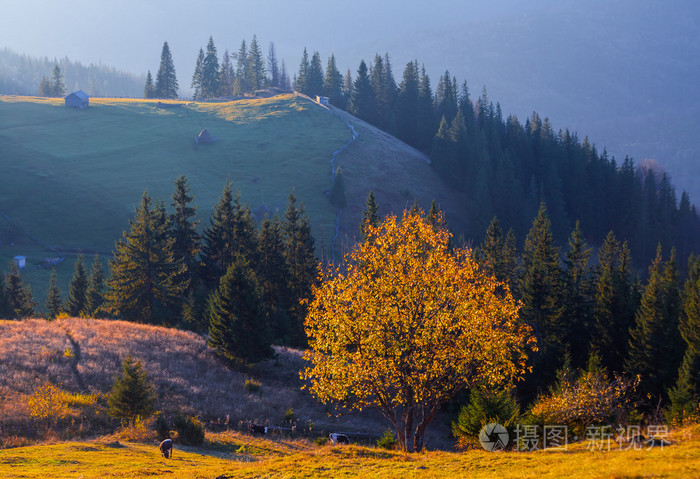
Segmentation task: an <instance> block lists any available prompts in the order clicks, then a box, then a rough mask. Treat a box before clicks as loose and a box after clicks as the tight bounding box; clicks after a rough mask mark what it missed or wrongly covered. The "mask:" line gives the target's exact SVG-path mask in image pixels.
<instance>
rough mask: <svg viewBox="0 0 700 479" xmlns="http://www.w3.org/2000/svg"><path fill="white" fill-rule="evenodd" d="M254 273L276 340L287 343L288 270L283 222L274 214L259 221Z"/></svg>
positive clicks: (288, 325)
mask: <svg viewBox="0 0 700 479" xmlns="http://www.w3.org/2000/svg"><path fill="white" fill-rule="evenodd" d="M256 271H257V276H258V278H259V280H260V287H261V303H262V305H263V309H264V313H265V317H266V318H267V323H268V324H269V325H270V326H271V328H272V332H273V337H274V340H275V343H276V344H289V343H290V341H291V326H290V324H289V315H288V310H289V307H290V305H289V304H287V303H286V301H287V300H288V299H289V297H290V295H289V291H288V285H287V281H288V278H289V272H288V270H287V264H286V263H285V259H284V242H283V238H282V224H281V222H280V220H279V218H277V217H276V216H275V217H274V218H272V219H269V218H266V219H265V220H263V222H262V228H261V231H260V241H259V243H258V261H257V264H256Z"/></svg>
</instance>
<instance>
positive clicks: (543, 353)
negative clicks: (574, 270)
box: [519, 203, 565, 392]
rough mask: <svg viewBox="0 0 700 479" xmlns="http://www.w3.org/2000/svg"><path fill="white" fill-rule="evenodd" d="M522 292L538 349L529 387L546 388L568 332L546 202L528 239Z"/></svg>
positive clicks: (523, 314)
mask: <svg viewBox="0 0 700 479" xmlns="http://www.w3.org/2000/svg"><path fill="white" fill-rule="evenodd" d="M519 291H520V294H521V296H522V302H523V306H522V309H521V310H520V318H521V319H522V320H523V321H524V322H525V323H526V324H529V325H530V326H531V327H532V329H533V332H534V334H535V337H536V339H537V349H538V351H537V353H535V354H534V355H533V375H534V377H532V378H531V379H530V381H528V383H529V384H526V386H530V387H532V386H534V387H535V388H537V387H543V386H545V385H547V384H549V383H551V381H552V380H553V379H554V373H555V371H556V370H557V369H558V368H559V366H561V364H560V361H561V358H563V355H564V350H565V343H564V341H565V331H564V328H563V325H562V324H560V323H559V321H558V314H557V312H558V308H559V305H560V304H561V268H560V265H559V248H558V247H556V246H555V243H554V237H553V235H552V230H551V223H550V221H549V218H548V217H547V210H546V207H545V205H544V203H541V204H540V209H539V212H538V213H537V217H535V220H534V221H533V223H532V228H530V231H529V232H528V234H527V236H526V237H525V245H524V247H523V276H522V279H521V281H520V285H519ZM529 392H533V391H529Z"/></svg>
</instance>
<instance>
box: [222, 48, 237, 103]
mask: <svg viewBox="0 0 700 479" xmlns="http://www.w3.org/2000/svg"><path fill="white" fill-rule="evenodd" d="M235 80H236V73H235V72H234V71H233V64H232V63H231V54H230V53H229V51H228V49H226V50H224V56H223V57H222V58H221V74H220V75H219V95H220V96H231V95H233V82H234V81H235Z"/></svg>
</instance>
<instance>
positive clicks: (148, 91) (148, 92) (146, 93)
mask: <svg viewBox="0 0 700 479" xmlns="http://www.w3.org/2000/svg"><path fill="white" fill-rule="evenodd" d="M155 96H156V86H155V84H154V83H153V75H151V70H148V73H147V74H146V86H144V88H143V97H144V98H155Z"/></svg>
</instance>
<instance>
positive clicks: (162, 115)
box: [0, 95, 350, 303]
mask: <svg viewBox="0 0 700 479" xmlns="http://www.w3.org/2000/svg"><path fill="white" fill-rule="evenodd" d="M181 105H182V106H180V107H177V108H168V109H161V108H157V107H156V103H155V102H153V101H146V100H119V99H92V100H91V104H90V107H89V108H87V109H86V110H73V109H68V108H65V107H64V106H63V104H62V101H59V100H53V101H52V100H46V99H38V98H30V97H24V98H22V97H0V164H2V174H0V269H2V270H4V271H6V270H7V264H8V262H9V261H10V259H11V258H12V257H14V256H16V255H22V256H26V257H27V265H28V268H27V270H26V271H25V273H24V274H25V277H26V278H27V280H28V281H29V282H30V284H32V286H33V290H34V296H35V299H36V300H38V301H40V302H42V303H43V301H44V298H45V291H46V287H47V284H48V278H49V274H50V270H49V269H42V268H37V265H39V264H40V263H42V262H43V261H44V259H45V258H47V257H57V256H65V257H66V261H64V262H63V263H62V264H61V265H60V266H59V267H58V274H59V280H60V284H61V287H62V289H63V291H64V293H65V292H66V290H67V283H68V280H69V279H70V277H71V275H72V271H73V262H74V258H75V253H76V252H77V251H83V252H86V255H87V258H86V259H87V260H89V261H91V260H92V259H91V256H92V254H93V252H102V253H105V254H109V253H111V252H112V251H113V249H114V242H115V241H116V240H117V239H119V238H120V237H121V234H122V232H123V231H124V230H125V229H127V228H128V220H129V219H130V218H131V217H132V215H133V212H134V206H135V205H136V204H137V203H138V201H139V199H140V197H141V194H142V193H143V191H144V190H147V191H148V192H149V194H150V195H151V196H152V197H153V198H154V199H155V200H163V201H165V202H166V203H169V201H170V195H171V194H172V190H173V183H174V181H175V179H176V178H177V177H178V176H179V175H183V174H184V175H186V176H187V177H188V179H189V183H190V187H191V190H192V192H193V193H194V194H195V203H196V204H197V206H198V208H199V218H200V219H201V221H202V224H203V225H206V224H208V222H209V217H210V215H211V211H212V207H213V205H214V204H215V203H216V202H217V201H218V198H219V195H220V193H221V190H222V189H223V186H224V184H225V182H226V181H227V180H231V181H232V182H233V185H234V189H236V190H240V192H241V198H242V200H243V202H244V203H247V204H248V205H250V207H251V208H252V209H253V210H255V209H256V208H258V207H260V206H261V205H262V204H264V205H266V206H267V207H268V208H269V209H270V210H272V211H273V212H274V211H278V212H280V213H283V212H284V209H285V207H286V203H287V195H288V194H289V192H290V191H292V190H294V191H295V192H296V194H297V197H298V198H299V200H300V201H302V202H303V204H304V206H305V208H306V212H307V213H308V215H309V217H310V219H311V224H312V229H313V233H314V236H315V237H316V239H317V241H318V242H319V243H321V242H323V244H325V245H328V244H329V243H330V238H332V236H333V233H334V221H335V213H334V210H333V208H332V206H331V205H330V203H329V202H328V200H327V199H326V196H325V194H324V191H325V190H327V189H329V188H330V187H331V176H330V166H329V160H330V158H331V155H332V152H333V151H334V150H336V149H337V148H338V147H339V146H341V145H343V144H344V143H345V142H346V141H347V140H348V139H349V138H350V131H349V130H348V129H347V127H346V126H345V125H344V124H343V122H342V121H340V120H339V119H337V118H336V117H334V116H333V115H331V114H330V113H329V112H328V111H327V110H325V109H324V108H321V107H319V106H318V105H316V104H314V103H312V102H310V101H309V100H307V99H304V98H301V97H296V96H293V95H285V96H278V97H274V98H269V99H259V100H242V101H238V102H230V103H208V104H201V103H197V104H184V103H182V104H181ZM203 128H206V129H207V130H209V132H210V133H211V134H212V135H214V136H216V137H217V138H218V141H217V142H215V143H213V144H210V145H199V146H197V145H196V144H195V141H194V139H195V135H197V133H199V131H201V130H202V129H203ZM319 252H320V251H319ZM89 261H88V262H89Z"/></svg>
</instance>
